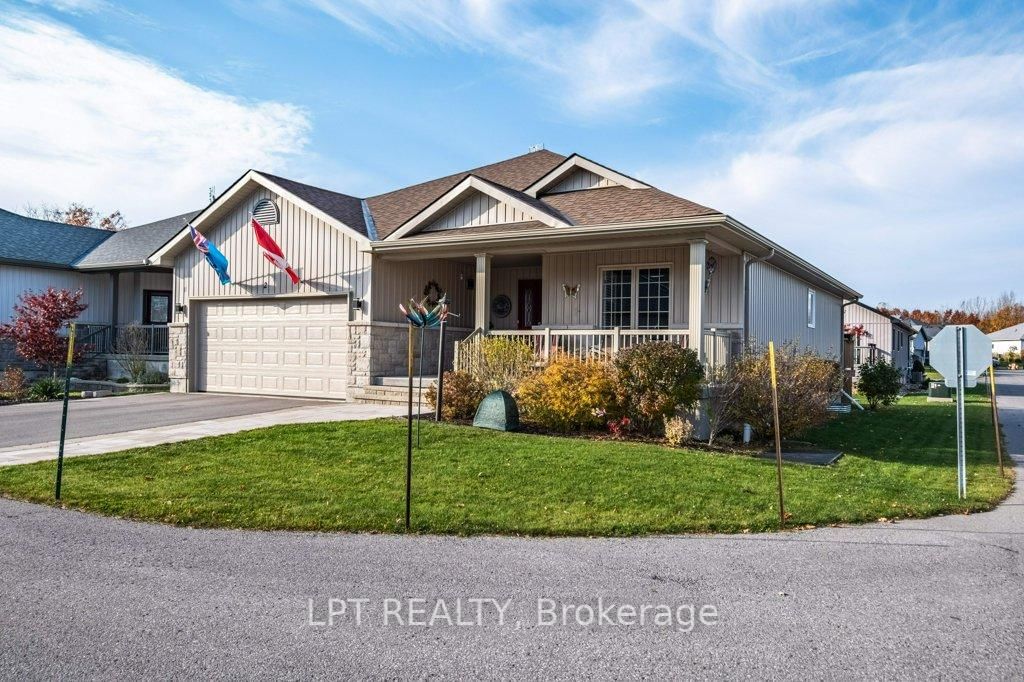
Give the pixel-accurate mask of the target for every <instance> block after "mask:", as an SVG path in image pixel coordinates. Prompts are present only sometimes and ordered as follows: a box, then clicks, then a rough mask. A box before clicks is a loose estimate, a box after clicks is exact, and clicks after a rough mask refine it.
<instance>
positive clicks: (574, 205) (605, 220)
mask: <svg viewBox="0 0 1024 682" xmlns="http://www.w3.org/2000/svg"><path fill="white" fill-rule="evenodd" d="M543 199H544V203H545V204H548V205H549V206H552V207H554V208H555V209H557V210H558V211H560V212H561V213H562V214H563V215H565V216H568V217H569V218H570V219H571V220H572V222H573V223H574V224H576V225H608V224H613V223H630V222H635V221H641V220H664V219H668V218H692V217H697V216H706V215H719V212H718V211H716V210H715V209H713V208H708V207H707V206H701V205H700V204H695V203H693V202H692V201H688V200H686V199H683V198H680V197H677V196H675V195H672V194H669V193H668V192H662V191H661V190H660V189H654V188H651V189H629V188H627V187H621V186H616V187H601V188H598V189H584V190H578V191H575V192H563V193H561V194H550V195H548V196H545V197H544V198H543Z"/></svg>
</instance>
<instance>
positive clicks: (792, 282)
mask: <svg viewBox="0 0 1024 682" xmlns="http://www.w3.org/2000/svg"><path fill="white" fill-rule="evenodd" d="M809 289H814V291H815V292H816V302H817V313H816V318H817V319H816V321H815V326H814V327H813V328H811V327H808V326H807V291H808V290H809ZM749 334H750V340H751V341H753V342H756V343H767V342H768V341H774V342H775V343H776V344H779V345H781V344H784V343H788V342H796V343H798V344H799V345H800V346H803V347H810V348H813V349H814V350H816V351H818V352H819V353H821V354H823V355H828V356H831V357H838V355H839V353H840V350H841V348H842V300H840V299H839V298H837V297H835V296H832V295H830V294H827V293H825V292H824V291H822V290H821V289H817V288H815V287H813V286H811V285H809V284H807V283H806V282H804V281H803V280H801V279H799V278H798V277H796V276H794V275H791V274H789V273H788V272H783V271H782V270H780V269H778V268H776V267H775V266H773V265H769V264H767V263H754V264H753V265H752V266H751V267H750V326H749Z"/></svg>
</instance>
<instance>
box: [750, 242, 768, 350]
mask: <svg viewBox="0 0 1024 682" xmlns="http://www.w3.org/2000/svg"><path fill="white" fill-rule="evenodd" d="M774 256H775V247H774V246H773V247H771V251H769V252H768V254H767V255H765V256H761V257H760V258H751V259H750V260H748V261H747V262H746V263H744V264H743V347H744V348H746V347H747V345H748V344H749V343H750V266H751V265H753V264H754V263H764V262H766V261H768V260H769V259H770V258H773V257H774Z"/></svg>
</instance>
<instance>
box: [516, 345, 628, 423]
mask: <svg viewBox="0 0 1024 682" xmlns="http://www.w3.org/2000/svg"><path fill="white" fill-rule="evenodd" d="M516 397H517V398H518V399H519V407H520V409H521V411H522V413H523V418H524V419H525V420H528V421H531V422H534V423H536V424H539V425H541V426H543V427H545V428H550V429H555V430H559V431H569V430H572V429H586V428H600V427H601V426H603V425H604V424H605V423H606V421H607V418H608V417H611V418H615V417H616V416H617V412H618V410H617V401H616V395H615V379H614V372H613V368H612V367H611V366H609V365H608V364H607V363H604V362H584V361H582V360H578V359H576V358H574V357H571V356H569V355H557V356H555V357H554V358H553V359H552V360H551V362H549V363H548V365H547V367H545V368H544V369H543V370H541V371H540V372H536V373H534V374H531V375H530V376H529V377H527V378H526V379H525V380H524V381H523V382H522V384H520V386H519V390H518V392H517V395H516Z"/></svg>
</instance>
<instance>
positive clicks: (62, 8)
mask: <svg viewBox="0 0 1024 682" xmlns="http://www.w3.org/2000/svg"><path fill="white" fill-rule="evenodd" d="M27 1H28V3H29V4H32V5H39V6H41V7H52V8H53V9H55V10H57V11H58V12H67V13H68V14H92V13H93V12H99V11H101V10H105V9H108V8H109V7H110V3H109V2H107V0H27Z"/></svg>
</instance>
